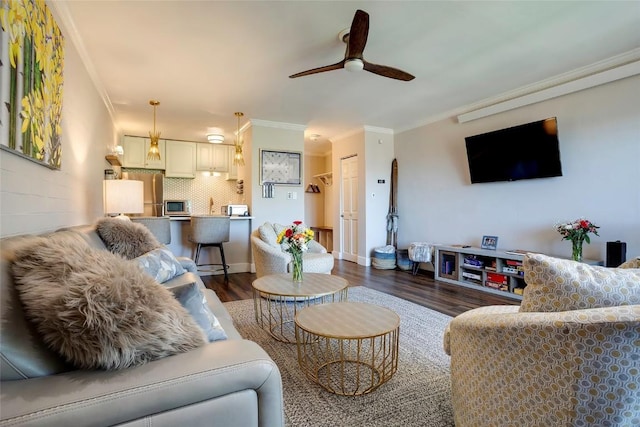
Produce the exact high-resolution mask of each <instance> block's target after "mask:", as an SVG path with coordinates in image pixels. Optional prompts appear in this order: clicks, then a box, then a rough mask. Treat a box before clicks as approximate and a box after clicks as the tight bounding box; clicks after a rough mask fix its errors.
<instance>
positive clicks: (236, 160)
mask: <svg viewBox="0 0 640 427" xmlns="http://www.w3.org/2000/svg"><path fill="white" fill-rule="evenodd" d="M234 114H235V115H236V117H237V118H238V128H237V131H236V141H235V143H234V144H233V147H234V148H235V150H236V151H235V153H233V164H234V166H244V156H243V154H242V144H243V142H242V140H241V139H240V117H242V116H244V113H241V112H236V113H234Z"/></svg>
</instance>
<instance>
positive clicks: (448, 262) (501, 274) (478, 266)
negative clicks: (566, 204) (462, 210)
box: [434, 245, 602, 300]
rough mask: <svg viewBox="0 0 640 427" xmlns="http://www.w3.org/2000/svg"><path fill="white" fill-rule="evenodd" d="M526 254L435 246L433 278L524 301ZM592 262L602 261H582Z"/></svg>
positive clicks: (459, 246) (600, 262)
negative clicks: (524, 262) (524, 261)
mask: <svg viewBox="0 0 640 427" xmlns="http://www.w3.org/2000/svg"><path fill="white" fill-rule="evenodd" d="M524 255H525V254H524V253H519V251H513V252H512V251H499V250H488V249H480V248H475V247H468V246H467V247H464V246H461V245H456V246H436V247H435V260H434V267H435V272H434V277H435V279H436V280H439V281H441V282H446V283H451V284H454V285H460V286H464V287H467V288H471V289H479V290H482V291H485V292H489V293H493V294H497V295H502V296H506V297H511V298H514V299H518V300H521V299H522V292H523V291H524V288H525V287H526V284H525V282H524V271H523V266H522V263H523V260H524ZM582 262H584V263H586V264H591V265H602V261H597V260H582Z"/></svg>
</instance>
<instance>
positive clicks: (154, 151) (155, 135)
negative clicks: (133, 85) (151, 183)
mask: <svg viewBox="0 0 640 427" xmlns="http://www.w3.org/2000/svg"><path fill="white" fill-rule="evenodd" d="M149 104H150V105H152V106H153V132H151V131H149V138H150V139H151V145H149V152H148V153H147V160H160V147H158V140H159V139H160V132H156V108H157V107H158V105H160V101H156V100H155V99H152V100H151V101H149Z"/></svg>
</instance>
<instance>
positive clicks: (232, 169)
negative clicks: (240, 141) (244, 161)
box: [226, 147, 238, 181]
mask: <svg viewBox="0 0 640 427" xmlns="http://www.w3.org/2000/svg"><path fill="white" fill-rule="evenodd" d="M227 148H228V150H227V151H228V152H229V153H228V154H229V172H227V178H226V179H227V181H236V180H237V179H238V166H237V165H234V164H233V156H234V154H236V148H235V147H227Z"/></svg>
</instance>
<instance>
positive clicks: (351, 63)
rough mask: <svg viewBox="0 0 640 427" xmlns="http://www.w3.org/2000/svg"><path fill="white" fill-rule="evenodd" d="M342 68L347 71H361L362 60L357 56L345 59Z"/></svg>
mask: <svg viewBox="0 0 640 427" xmlns="http://www.w3.org/2000/svg"><path fill="white" fill-rule="evenodd" d="M344 68H345V69H346V70H347V71H362V70H363V69H364V62H363V61H362V59H358V58H354V59H347V60H346V61H345V62H344Z"/></svg>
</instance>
